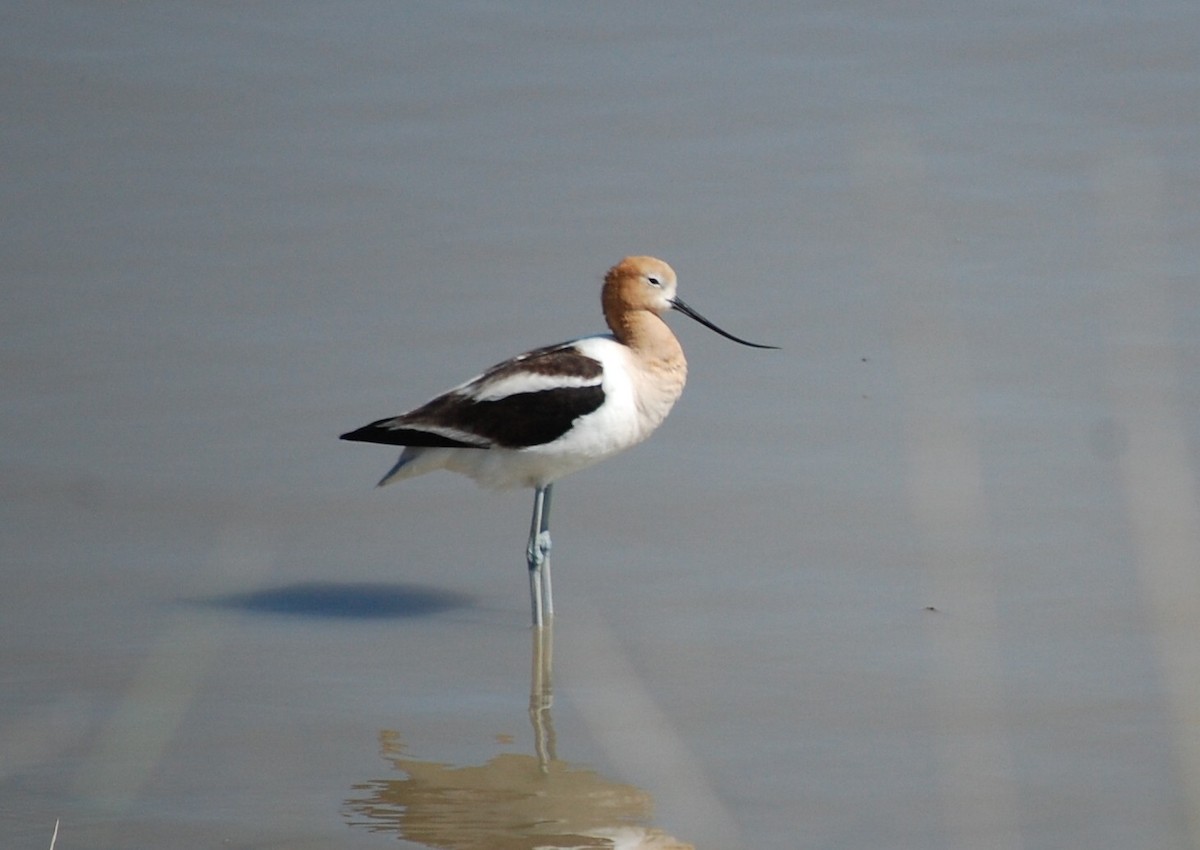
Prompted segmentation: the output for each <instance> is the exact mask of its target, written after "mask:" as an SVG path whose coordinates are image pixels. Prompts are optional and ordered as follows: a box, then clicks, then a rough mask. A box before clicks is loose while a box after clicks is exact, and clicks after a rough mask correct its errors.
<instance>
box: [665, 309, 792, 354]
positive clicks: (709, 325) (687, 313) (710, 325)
mask: <svg viewBox="0 0 1200 850" xmlns="http://www.w3.org/2000/svg"><path fill="white" fill-rule="evenodd" d="M671 306H672V307H674V308H675V309H676V310H678V311H679V312H680V313H683V315H685V316H688V317H690V318H692V319H695V320H696V321H697V322H699V323H700V324H702V325H704V327H706V328H708V329H709V330H712V331H716V332H717V333H719V334H720V335H721V336H723V337H725V338H726V339H731V340H733V341H734V342H738V343H741V344H742V345H748V346H750V347H751V348H774V349H776V350H778V349H779V346H778V345H763V344H761V343H757V342H749V341H748V340H744V339H742V338H741V337H736V336H734V335H733V334H731V333H729V331H723V330H721V329H720V328H718V327H717V326H716V325H714V324H713V323H712V322H710V321H709V320H708V319H706V318H704V317H703V316H701V315H700V314H699V313H697V312H696V311H695V310H693V309H692V308H691V307H689V306H688V305H686V304H684V303H683V302H682V301H680V300H679V299H678V298H673V299H671Z"/></svg>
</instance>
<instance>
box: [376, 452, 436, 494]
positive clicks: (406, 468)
mask: <svg viewBox="0 0 1200 850" xmlns="http://www.w3.org/2000/svg"><path fill="white" fill-rule="evenodd" d="M438 467H439V464H438V454H437V452H436V450H431V449H429V448H427V447H425V446H406V447H405V449H404V451H402V452H401V453H400V458H399V459H398V460H397V461H396V465H395V466H393V467H392V468H391V469H389V470H388V472H387V475H385V476H383V477H382V478H380V479H379V483H378V484H376V485H375V486H376V487H386V486H387V485H388V484H395V483H396V482H397V481H403V480H404V479H405V478H413V477H414V476H417V475H422V474H424V473H426V472H431V471H432V470H434V469H437V468H438Z"/></svg>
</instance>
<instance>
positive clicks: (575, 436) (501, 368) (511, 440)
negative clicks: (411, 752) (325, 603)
mask: <svg viewBox="0 0 1200 850" xmlns="http://www.w3.org/2000/svg"><path fill="white" fill-rule="evenodd" d="M601 304H602V305H603V308H604V320H605V322H606V323H607V324H608V327H609V329H610V330H611V331H612V333H611V334H599V335H596V336H585V337H581V338H580V339H575V340H571V341H570V342H563V343H559V344H558V345H551V346H547V347H546V348H538V349H535V350H533V351H529V352H526V353H525V354H521V355H519V356H517V357H514V358H512V359H511V360H505V361H504V362H503V363H498V364H496V365H495V366H493V367H492V368H490V369H488V370H487V371H486V372H484V373H483V374H482V375H479V376H478V377H475V378H472V379H471V380H469V381H467V382H466V383H464V384H459V385H458V386H457V387H454V388H453V389H451V390H448V391H447V392H445V393H443V394H442V395H440V396H438V397H437V398H435V399H434V400H433V401H431V402H429V403H428V404H425V405H423V406H421V407H418V408H417V409H416V410H412V411H409V412H408V413H403V414H401V415H399V416H394V417H392V418H390V419H380V420H379V421H377V422H372V423H371V424H370V425H365V426H363V427H362V428H359V429H358V430H355V431H351V432H349V433H347V434H342V439H343V440H355V441H358V442H364V443H385V444H387V445H393V446H404V447H405V449H404V451H403V452H402V453H401V454H400V459H399V460H398V461H397V462H396V465H395V466H393V467H392V468H391V470H390V471H389V472H388V474H387V475H385V476H383V478H382V479H381V480H380V482H379V486H380V487H382V486H383V485H385V484H391V483H393V482H395V481H402V480H404V479H405V478H412V477H413V476H415V475H422V474H424V473H426V472H432V471H433V470H435V469H448V470H450V471H452V472H459V473H462V474H463V475H467V476H469V477H471V478H473V479H475V481H477V482H479V483H480V484H481V485H483V486H485V487H492V488H495V489H507V488H512V487H532V488H533V491H534V497H533V520H532V522H531V524H530V529H529V544H528V546H527V547H526V550H525V552H526V561H527V563H528V566H529V592H530V597H531V600H532V604H533V622H534V625H536V626H541V625H542V624H543V623H544V622H545V621H546V619H547V618H549V617H550V616H553V614H554V601H553V598H552V595H551V589H550V561H549V555H550V490H551V488H552V486H553V484H554V482H555V481H557V480H558V479H559V478H562V477H563V476H564V475H567V474H568V473H571V472H576V471H577V470H580V469H583V468H585V467H588V466H591V465H592V464H594V463H596V462H597V461H600V460H603V459H604V458H606V457H610V456H611V455H614V454H616V453H617V452H620V451H622V450H624V449H627V448H629V447H630V446H632V445H635V444H637V443H640V442H641V441H642V440H644V439H646V437H648V436H650V433H651V432H652V431H654V429H655V428H657V427H658V426H659V425H660V424H661V423H662V421H663V420H664V419H665V418H666V416H667V414H668V413H669V412H670V410H671V408H672V407H673V406H674V404H675V402H676V400H678V398H679V396H680V394H681V393H682V392H683V384H684V381H685V380H686V379H687V360H685V359H684V356H683V349H682V348H681V347H680V345H679V340H677V339H676V338H675V335H674V334H673V333H671V330H670V328H668V327H667V324H666V322H664V321H663V320H662V314H663V313H665V312H667V311H668V310H678V311H679V312H681V313H683V314H684V315H685V316H690V317H691V318H693V319H695V320H696V321H697V322H700V323H701V324H702V325H705V326H706V327H708V328H710V329H712V330H714V331H716V332H717V333H719V334H721V336H724V337H726V338H728V339H731V340H733V341H734V342H738V343H741V344H742V345H749V346H752V347H754V348H775V347H776V346H773V345H759V344H758V343H755V342H747V341H746V340H744V339H739V338H738V337H736V336H734V335H733V334H730V333H728V332H726V331H723V330H721V329H720V328H718V327H717V326H716V325H714V324H713V323H712V322H710V321H709V320H708V319H706V318H704V317H703V316H701V315H700V314H699V313H697V312H696V311H695V310H693V309H692V308H691V307H689V306H688V305H687V304H685V303H683V301H681V300H680V299H679V297H678V296H677V295H676V294H675V272H674V270H673V269H672V268H671V267H670V266H668V265H667V264H666V263H664V262H663V261H662V260H658V259H655V258H654V257H626V258H625V259H623V260H622V261H621V262H619V263H617V264H616V265H615V266H613V267H612V268H611V269H609V270H608V274H606V275H605V276H604V289H603V291H602V294H601Z"/></svg>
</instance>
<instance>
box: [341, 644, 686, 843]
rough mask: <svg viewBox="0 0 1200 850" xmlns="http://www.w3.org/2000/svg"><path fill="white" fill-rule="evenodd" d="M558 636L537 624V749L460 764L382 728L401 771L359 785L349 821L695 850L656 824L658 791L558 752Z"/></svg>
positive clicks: (423, 831)
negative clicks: (407, 749) (418, 754)
mask: <svg viewBox="0 0 1200 850" xmlns="http://www.w3.org/2000/svg"><path fill="white" fill-rule="evenodd" d="M552 642H553V633H552V630H551V629H549V628H546V629H540V630H535V632H534V637H533V659H532V674H531V677H530V689H529V691H530V693H529V717H530V721H531V722H532V724H533V730H534V740H535V742H536V743H535V749H536V753H535V754H534V755H523V754H519V753H500V754H498V755H496V756H494V757H493V758H491V759H489V760H488V761H487V762H485V763H484V764H481V765H466V766H461V767H460V766H455V765H452V764H443V763H439V762H431V761H423V760H420V759H415V758H410V757H408V756H406V755H405V754H404V744H403V742H402V739H401V735H400V733H399V732H397V731H394V730H388V729H385V730H382V731H381V732H380V733H379V747H380V753H381V755H383V757H384V758H386V759H387V760H388V761H390V762H391V765H392V768H393V769H394V770H395V771H397V772H398V773H402V774H404V776H403V778H388V779H373V780H369V781H367V782H363V783H360V784H358V785H355V786H354V790H355V792H356V796H353V797H351V798H350V799H348V800H347V801H346V806H347V808H348V810H349V812H350V814H349V815H348V817H349V820H350V822H351V824H352V825H355V826H363V827H366V828H368V829H370V830H372V831H375V832H395V833H396V836H397V837H398V838H401V839H404V840H406V841H413V842H417V843H419V844H424V845H426V846H429V847H439V848H453V850H523V849H524V848H529V850H533V848H545V847H598V848H618V847H619V848H628V849H629V850H635V848H645V849H646V850H650V848H654V850H684V848H687V850H691V848H692V845H690V844H685V843H683V842H681V841H678V840H677V839H675V838H673V837H672V836H670V835H667V834H666V833H665V832H663V831H662V830H660V829H656V828H654V827H652V826H649V820H650V818H651V816H652V814H653V808H654V800H653V798H652V797H651V796H650V795H649V794H648V793H647V792H645V791H643V790H642V789H640V788H637V787H635V786H633V785H628V784H625V783H622V782H614V781H612V780H610V779H606V778H605V777H603V776H601V775H599V774H598V773H596V772H595V771H594V770H591V769H590V768H587V767H585V766H582V765H576V764H572V763H570V762H565V761H560V760H559V759H558V757H557V753H556V750H557V740H556V737H555V733H554V726H553V719H552V717H551V708H552V704H553V686H552V678H553V677H552V656H553V653H552Z"/></svg>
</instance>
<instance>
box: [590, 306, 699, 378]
mask: <svg viewBox="0 0 1200 850" xmlns="http://www.w3.org/2000/svg"><path fill="white" fill-rule="evenodd" d="M605 318H606V319H607V320H608V326H609V328H610V329H611V330H612V332H613V335H614V336H616V338H617V339H618V340H619V341H620V342H621V343H623V344H624V345H626V346H628V347H629V349H630V350H631V351H633V353H634V354H635V355H637V357H638V358H639V359H641V360H642V361H643V362H644V363H645V364H646V365H647V366H649V367H651V368H656V369H667V370H682V369H686V368H687V360H685V359H684V356H683V348H682V347H681V346H680V345H679V340H678V339H676V338H675V334H673V333H671V329H670V328H669V327H667V323H666V322H664V321H663V320H662V319H661V318H660V317H658V316H656V315H654V314H653V313H651V312H649V311H647V310H632V311H628V312H625V313H621V314H619V315H616V316H606V317H605Z"/></svg>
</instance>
